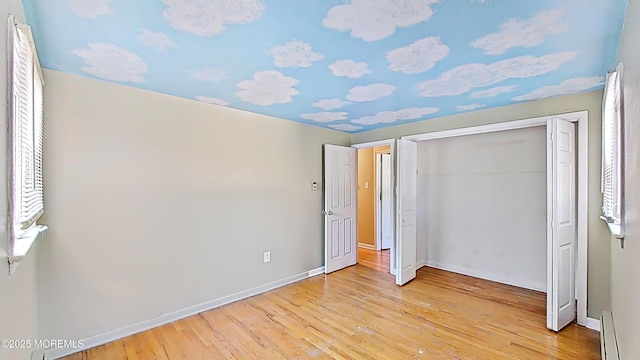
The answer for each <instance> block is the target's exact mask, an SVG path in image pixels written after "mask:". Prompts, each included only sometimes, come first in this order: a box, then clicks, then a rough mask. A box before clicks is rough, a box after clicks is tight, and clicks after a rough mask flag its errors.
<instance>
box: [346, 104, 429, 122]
mask: <svg viewBox="0 0 640 360" xmlns="http://www.w3.org/2000/svg"><path fill="white" fill-rule="evenodd" d="M438 111H440V109H438V108H434V107H422V108H418V107H410V108H406V109H400V110H396V111H382V112H379V113H377V114H375V115H372V116H365V117H361V118H359V119H355V120H352V121H351V122H352V123H354V124H362V125H374V124H389V123H394V122H396V121H399V120H415V119H419V118H420V117H422V116H424V115H428V114H433V113H437V112H438Z"/></svg>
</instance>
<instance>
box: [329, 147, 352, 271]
mask: <svg viewBox="0 0 640 360" xmlns="http://www.w3.org/2000/svg"><path fill="white" fill-rule="evenodd" d="M356 159H357V153H356V149H353V148H350V147H344V146H337V145H328V144H325V145H324V210H323V211H322V213H323V214H324V224H325V227H324V272H325V273H326V274H328V273H330V272H333V271H336V270H340V269H344V268H345V267H347V266H351V265H355V264H356V262H357V261H358V239H357V233H356V231H357V223H356V193H357V190H356V174H357V167H356V166H357V164H356Z"/></svg>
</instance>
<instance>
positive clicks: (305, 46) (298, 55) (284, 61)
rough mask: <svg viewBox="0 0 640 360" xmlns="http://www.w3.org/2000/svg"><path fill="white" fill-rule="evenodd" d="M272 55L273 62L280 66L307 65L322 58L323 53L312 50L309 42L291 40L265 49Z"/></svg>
mask: <svg viewBox="0 0 640 360" xmlns="http://www.w3.org/2000/svg"><path fill="white" fill-rule="evenodd" d="M267 54H268V55H270V56H273V63H274V64H275V65H276V66H277V67H280V68H285V67H309V66H311V65H313V63H314V62H316V61H319V60H322V59H324V55H322V54H320V53H317V52H314V51H313V50H312V47H311V45H310V44H309V43H306V42H304V41H302V40H293V41H289V42H288V43H286V44H284V45H280V46H274V47H272V48H271V49H269V50H267Z"/></svg>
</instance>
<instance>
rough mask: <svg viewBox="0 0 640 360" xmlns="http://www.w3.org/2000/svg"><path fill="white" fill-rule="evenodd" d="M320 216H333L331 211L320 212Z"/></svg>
mask: <svg viewBox="0 0 640 360" xmlns="http://www.w3.org/2000/svg"><path fill="white" fill-rule="evenodd" d="M322 215H333V211H331V210H322Z"/></svg>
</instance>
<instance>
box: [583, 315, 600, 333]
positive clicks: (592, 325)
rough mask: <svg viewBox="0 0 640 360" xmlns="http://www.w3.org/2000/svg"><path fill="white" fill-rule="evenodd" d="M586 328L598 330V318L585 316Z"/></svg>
mask: <svg viewBox="0 0 640 360" xmlns="http://www.w3.org/2000/svg"><path fill="white" fill-rule="evenodd" d="M584 326H585V327H586V328H587V329H591V330H595V331H597V332H600V320H598V319H594V318H590V317H588V318H587V322H586V323H585V324H584Z"/></svg>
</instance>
